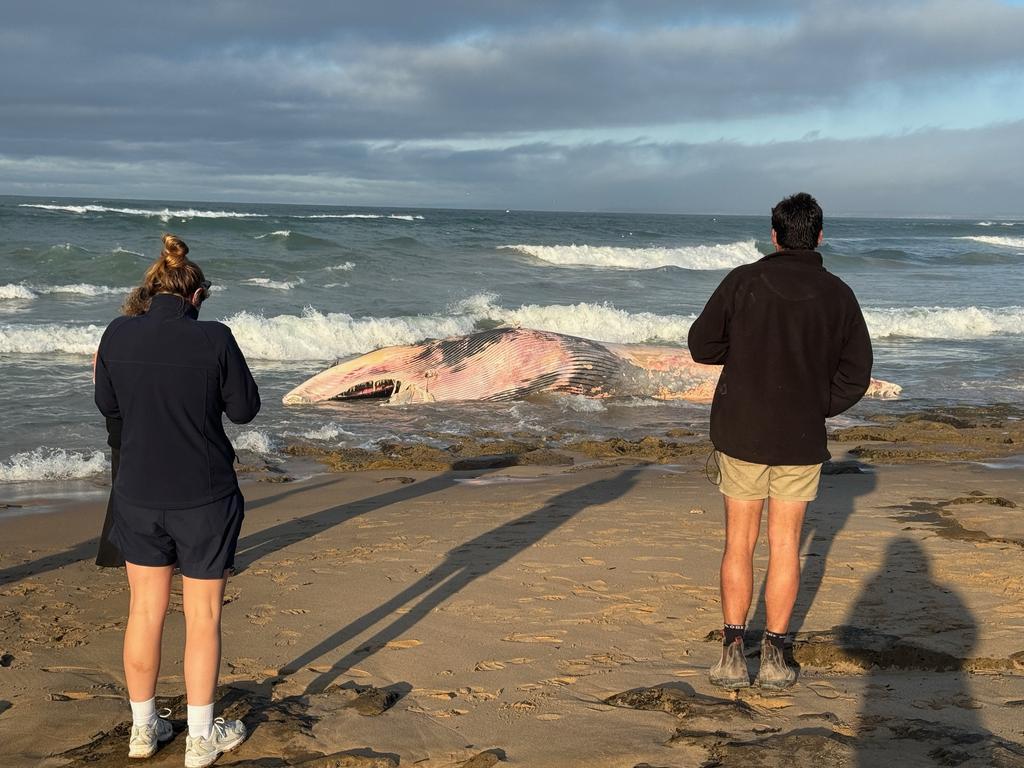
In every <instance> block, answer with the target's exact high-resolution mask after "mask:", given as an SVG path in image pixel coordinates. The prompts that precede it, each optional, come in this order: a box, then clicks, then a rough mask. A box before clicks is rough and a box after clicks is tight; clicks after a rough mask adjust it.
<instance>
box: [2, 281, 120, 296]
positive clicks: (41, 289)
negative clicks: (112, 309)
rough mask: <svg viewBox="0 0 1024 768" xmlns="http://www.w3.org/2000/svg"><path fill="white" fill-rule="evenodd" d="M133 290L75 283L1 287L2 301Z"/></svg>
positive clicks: (99, 294) (106, 294) (101, 294)
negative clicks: (47, 295) (42, 295)
mask: <svg viewBox="0 0 1024 768" xmlns="http://www.w3.org/2000/svg"><path fill="white" fill-rule="evenodd" d="M130 290H131V288H115V287H113V286H109V285H91V284H89V283H75V284H73V285H25V284H20V285H0V299H34V298H36V297H37V296H39V295H40V294H60V293H66V294H73V295H77V296H111V295H122V294H126V293H128V291H130Z"/></svg>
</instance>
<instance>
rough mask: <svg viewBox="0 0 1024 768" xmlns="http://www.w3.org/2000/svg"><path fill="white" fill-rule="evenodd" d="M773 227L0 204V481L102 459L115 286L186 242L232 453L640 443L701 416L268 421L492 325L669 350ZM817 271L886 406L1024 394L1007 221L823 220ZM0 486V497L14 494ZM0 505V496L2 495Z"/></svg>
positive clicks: (441, 413)
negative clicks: (339, 375) (367, 360)
mask: <svg viewBox="0 0 1024 768" xmlns="http://www.w3.org/2000/svg"><path fill="white" fill-rule="evenodd" d="M769 228H770V221H769V218H768V216H767V214H766V215H765V216H709V215H644V214H604V213H538V212H529V211H465V210H437V209H416V210H411V209H397V208H396V209H387V208H374V209H362V208H333V207H323V206H283V205H256V204H241V203H238V204H231V203H200V202H187V203H183V202H160V201H131V200H68V199H39V198H17V197H0V407H2V412H3V414H4V429H3V430H2V431H0V487H4V486H15V485H17V484H19V483H25V482H28V481H47V480H61V479H68V478H84V477H91V476H94V475H100V474H102V473H103V472H104V471H105V469H106V459H105V454H104V451H105V445H104V439H105V434H104V432H103V428H102V420H101V418H100V416H99V414H98V413H97V412H96V410H95V407H94V406H93V403H92V388H91V380H90V365H89V363H90V356H91V354H92V352H93V350H94V349H95V348H96V344H97V342H98V340H99V337H100V335H101V333H102V331H103V328H104V327H105V325H106V324H107V323H108V322H109V321H110V320H111V319H112V318H113V317H114V316H115V315H116V314H117V312H118V308H119V305H120V302H121V299H122V297H123V296H124V294H125V293H126V292H127V291H128V289H129V288H130V287H131V286H133V285H134V284H136V283H137V281H138V280H139V279H140V278H141V276H142V273H143V272H144V270H145V268H146V267H147V265H148V264H149V263H150V262H151V261H152V259H153V258H155V257H156V256H157V255H158V253H159V251H160V235H161V233H163V232H167V231H170V232H173V233H175V234H177V235H179V236H180V237H182V238H183V239H185V240H186V241H187V242H188V243H189V245H190V247H191V249H192V253H191V256H192V257H193V258H194V259H195V260H196V261H197V262H198V263H199V264H201V265H202V267H203V269H204V271H205V272H206V274H207V276H208V278H210V279H211V280H212V281H213V282H214V284H215V287H214V291H215V292H214V294H213V295H212V297H211V299H210V300H209V301H208V302H207V303H206V305H205V306H204V307H203V314H202V316H203V317H204V318H212V319H218V320H222V321H224V322H225V323H227V324H228V325H230V326H231V328H232V330H233V332H234V334H235V336H236V338H237V339H238V342H239V344H240V346H241V348H242V350H243V352H244V353H245V355H246V356H247V358H248V360H249V362H250V365H251V367H252V369H253V372H254V374H255V376H256V378H257V381H258V382H259V384H260V389H261V393H262V395H263V399H264V408H263V411H262V412H261V414H260V416H259V417H258V418H257V420H256V421H255V422H254V423H253V424H251V425H247V426H245V427H241V428H238V427H231V428H230V429H229V434H231V435H232V437H233V439H234V440H235V442H236V445H237V446H238V447H240V448H246V449H249V450H254V451H257V452H259V453H263V454H266V455H268V456H275V455H279V453H280V449H281V448H282V447H283V446H284V445H286V444H287V443H288V442H289V441H294V440H305V441H314V442H317V443H319V444H322V445H324V446H372V445H374V444H376V443H379V442H381V441H386V440H395V439H423V440H428V441H429V440H430V439H433V438H430V437H428V436H427V433H431V434H436V433H439V432H454V433H464V432H470V431H473V430H478V429H490V430H500V431H503V432H509V431H517V430H518V431H524V432H535V433H537V434H546V433H549V432H551V431H553V430H564V429H569V430H577V431H580V432H584V433H587V434H594V435H598V436H606V435H627V436H629V435H639V434H643V433H649V432H659V431H664V430H665V429H667V428H670V427H673V426H686V425H696V426H698V427H700V426H703V425H704V424H705V422H706V419H707V407H706V406H701V405H695V404H690V403H678V402H675V403H662V402H658V401H654V400H646V399H642V398H629V399H623V400H610V401H600V402H598V401H590V400H585V399H583V398H573V397H554V396H552V397H546V398H539V399H538V400H536V401H528V402H521V403H503V404H490V403H467V404H431V405H409V406H381V405H379V404H377V403H355V404H346V403H327V404H323V405H319V406H314V407H305V408H295V407H290V408H284V407H283V406H282V405H281V404H280V399H281V396H282V395H283V394H284V393H285V392H287V391H288V390H289V389H291V388H292V387H293V386H295V385H296V384H298V383H299V382H301V381H302V380H303V379H305V378H307V377H308V376H310V375H312V374H313V373H315V372H317V371H319V370H322V369H323V368H324V367H326V366H327V365H328V364H330V363H332V362H333V361H335V360H337V359H340V358H341V359H343V358H347V357H351V356H355V355H358V354H360V353H363V352H367V351H369V350H372V349H375V348H378V347H381V346H386V345H392V344H407V343H414V342H417V341H421V340H423V339H427V338H438V337H443V336H450V335H456V334H464V333H468V332H471V331H473V330H476V329H482V328H490V327H495V326H497V325H500V324H519V325H522V326H525V327H531V328H540V329H548V330H553V331H557V332H561V333H567V334H574V335H580V336H586V337H589V338H594V339H598V340H602V341H612V342H620V343H631V342H634V343H639V342H653V343H659V344H676V345H680V346H685V340H686V332H687V330H688V328H689V325H690V323H691V322H692V320H693V318H694V317H695V316H696V313H698V312H699V311H700V309H701V308H702V306H703V304H704V302H705V301H706V299H707V297H708V296H709V295H710V293H711V291H712V290H713V289H714V288H715V286H716V285H717V284H718V282H719V281H720V280H721V279H722V277H723V276H724V275H725V274H726V272H727V270H729V269H731V268H733V267H735V266H738V265H740V264H745V263H747V262H750V261H753V260H755V259H757V258H759V257H760V256H761V255H762V254H763V253H767V252H769V251H770V250H771V245H770V242H769ZM825 234H826V242H825V245H824V246H823V248H822V252H823V253H824V256H825V260H826V266H827V268H828V269H830V270H831V271H832V272H834V273H836V274H838V275H839V276H841V277H842V278H843V279H844V280H845V281H846V282H847V283H849V284H850V285H851V286H852V287H853V289H854V291H855V292H856V293H857V296H858V298H859V299H860V302H861V304H862V306H863V307H864V311H865V316H866V318H867V322H868V325H869V328H870V331H871V335H872V338H873V341H874V347H875V355H876V364H875V375H876V376H877V377H879V378H884V379H888V380H890V381H895V382H897V383H899V384H901V385H903V387H904V394H903V396H902V397H901V398H900V400H899V401H896V402H879V401H865V402H864V403H862V404H861V405H858V406H857V407H856V408H855V409H854V410H853V411H851V412H850V414H849V418H854V419H857V418H869V417H870V415H871V414H873V413H877V412H879V411H882V410H886V409H896V410H901V409H913V408H923V407H930V406H937V405H947V404H953V403H956V404H964V403H966V404H977V405H984V404H993V403H1014V404H1021V403H1024V355H1022V354H1021V353H1022V352H1024V300H1022V299H1021V296H1022V293H1024V269H1022V267H1024V220H1005V219H992V220H986V219H970V220H953V219H928V220H916V219H891V220H888V219H855V218H827V219H826V233H825ZM8 490H9V491H10V490H11V489H10V488H8ZM0 495H2V494H0Z"/></svg>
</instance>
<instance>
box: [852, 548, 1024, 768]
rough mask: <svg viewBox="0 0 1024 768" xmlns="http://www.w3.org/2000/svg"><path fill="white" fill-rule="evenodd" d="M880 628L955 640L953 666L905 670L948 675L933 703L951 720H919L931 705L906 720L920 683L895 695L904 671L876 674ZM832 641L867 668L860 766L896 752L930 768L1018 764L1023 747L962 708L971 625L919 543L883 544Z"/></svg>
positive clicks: (964, 608)
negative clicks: (917, 755) (1001, 758)
mask: <svg viewBox="0 0 1024 768" xmlns="http://www.w3.org/2000/svg"><path fill="white" fill-rule="evenodd" d="M909 595H913V597H912V598H911V597H909ZM900 596H903V599H902V600H900V599H899V597H900ZM897 616H898V620H897V621H894V617H897ZM886 625H888V626H890V627H891V626H893V625H896V626H900V627H903V626H910V627H913V628H914V629H916V630H917V632H918V633H921V632H928V633H933V632H945V633H952V635H951V636H952V637H953V638H955V642H953V644H952V647H951V648H948V653H949V658H950V659H951V660H952V663H948V662H947V663H942V664H940V665H939V667H938V668H936V669H934V670H933V669H926V668H920V667H919V668H916V669H911V670H910V671H909V674H916V675H918V676H920V675H921V674H922V673H925V674H928V673H935V672H940V671H945V672H947V674H945V675H944V676H943V678H942V681H941V684H940V687H939V688H937V689H936V690H935V693H936V696H935V699H936V700H935V701H933V702H932V704H933V708H934V709H938V710H940V711H941V710H942V709H945V708H947V707H948V708H950V710H951V714H952V717H950V716H949V714H947V716H946V718H944V719H945V720H947V722H935V721H931V720H927V719H925V718H926V717H927V715H926V714H925V713H927V712H928V711H929V709H930V708H932V707H929V708H925V709H919V710H916V711H915V713H914V714H915V715H916V716H910V715H909V712H908V710H907V707H906V704H907V700H908V699H910V698H917V697H921V696H922V694H924V693H925V692H924V691H922V690H921V688H920V682H918V681H910V682H908V683H907V688H910V686H911V685H912V686H914V687H913V689H911V690H903V691H900V690H899V688H900V679H899V676H900V674H908V672H907V671H903V672H900V671H899V670H893V669H882V668H880V665H879V664H878V657H877V653H876V651H877V648H876V647H872V646H873V645H877V644H873V643H872V642H870V635H871V633H873V632H875V630H876V628H877V627H879V626H886ZM866 636H867V637H868V641H867V642H865V638H866ZM915 639H916V638H914V639H910V640H904V639H903V638H899V642H901V643H907V644H908V645H911V646H912V645H913V644H914V640H915ZM838 640H839V644H840V645H841V646H843V649H844V651H846V653H848V654H849V655H850V656H852V657H854V658H857V659H859V660H860V661H861V662H862V665H863V666H864V667H865V668H867V669H868V670H869V672H868V680H867V685H865V696H864V700H863V702H862V704H861V710H860V727H859V729H858V730H859V732H860V734H861V737H860V739H859V740H858V754H857V765H858V766H863V767H864V768H869V767H870V768H875V766H878V765H881V764H884V763H885V762H887V760H886V759H885V758H886V756H888V755H894V754H896V753H897V752H899V753H900V754H903V755H905V756H906V758H907V759H911V760H912V759H913V758H912V755H911V753H912V752H913V751H918V750H919V751H921V752H924V753H925V754H926V755H927V757H928V758H929V759H932V760H935V761H936V762H935V764H936V765H961V764H962V763H967V762H969V764H970V765H985V766H991V765H996V764H1000V765H1002V764H1004V763H1002V762H994V761H996V760H998V754H997V753H1002V754H1003V755H1016V756H1017V759H1018V760H1019V759H1021V756H1024V748H1021V746H1020V745H1019V744H1014V743H1011V742H1007V741H1006V740H1004V739H1001V738H999V737H997V736H994V735H993V734H991V733H990V732H988V731H986V730H985V729H984V728H982V726H981V722H980V718H979V716H978V713H977V710H976V709H973V708H969V707H966V708H965V707H964V704H965V702H968V701H969V700H970V687H969V678H970V675H969V673H968V672H967V671H965V670H964V669H963V661H962V660H964V659H969V658H970V657H971V656H972V653H973V651H974V648H975V645H976V642H977V623H976V621H975V619H974V616H973V615H972V614H971V612H970V610H969V609H968V608H967V606H966V605H965V604H964V602H963V600H962V599H961V598H960V597H959V595H958V594H957V593H956V592H955V591H954V590H953V589H951V588H950V587H949V586H948V585H945V584H941V583H938V582H937V581H936V580H935V579H934V577H933V575H932V573H931V568H930V565H929V562H928V557H927V555H926V554H925V553H924V551H923V550H922V549H921V545H920V544H919V543H918V542H917V541H915V540H913V539H911V538H908V537H905V536H904V537H900V538H897V539H894V540H893V541H891V542H890V543H889V546H888V548H887V549H886V554H885V560H884V562H883V563H882V565H881V567H880V568H879V569H878V571H877V572H876V573H875V574H874V576H872V577H871V579H870V580H869V581H868V582H867V583H866V584H865V585H864V588H863V591H862V592H861V594H860V595H859V596H858V598H857V602H856V603H855V604H854V605H853V607H852V609H851V610H850V615H849V616H848V617H847V618H846V623H845V625H844V629H843V631H842V633H841V634H840V636H839V638H838ZM923 657H924V656H923V655H922V658H923ZM882 666H886V665H882ZM894 694H895V695H894ZM915 706H916V705H915ZM950 720H951V721H952V722H949V721H950ZM914 742H916V744H915V743H914ZM922 757H923V755H922ZM880 760H881V761H882V762H879V761H880ZM1013 764H1017V763H1013Z"/></svg>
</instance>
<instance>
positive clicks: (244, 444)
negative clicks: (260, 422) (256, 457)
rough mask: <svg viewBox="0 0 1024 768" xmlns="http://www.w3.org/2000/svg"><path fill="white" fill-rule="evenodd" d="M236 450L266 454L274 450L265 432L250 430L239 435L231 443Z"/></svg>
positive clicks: (272, 442) (271, 441)
mask: <svg viewBox="0 0 1024 768" xmlns="http://www.w3.org/2000/svg"><path fill="white" fill-rule="evenodd" d="M231 442H232V444H233V445H234V446H235V449H236V450H239V451H252V452H253V453H259V454H268V453H271V452H272V451H273V450H274V441H273V440H272V439H271V438H270V435H268V434H267V433H266V432H260V431H259V430H257V429H250V430H247V431H245V432H242V433H240V434H239V435H238V436H236V437H235V439H234V440H232V441H231Z"/></svg>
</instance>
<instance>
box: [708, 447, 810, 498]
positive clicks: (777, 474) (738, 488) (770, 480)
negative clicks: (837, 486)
mask: <svg viewBox="0 0 1024 768" xmlns="http://www.w3.org/2000/svg"><path fill="white" fill-rule="evenodd" d="M716 456H717V457H718V468H719V469H720V470H721V473H722V478H721V481H720V482H719V484H718V487H719V490H721V492H722V493H723V494H724V495H726V496H729V497H730V498H733V499H740V500H744V501H753V500H756V499H768V498H772V499H778V500H779V501H813V500H814V499H815V498H816V497H817V495H818V481H819V480H820V479H821V464H779V465H776V466H771V465H768V464H751V463H750V462H749V461H741V460H740V459H734V458H733V457H732V456H726V455H725V454H724V453H722V452H721V451H718V452H717V453H716Z"/></svg>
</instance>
